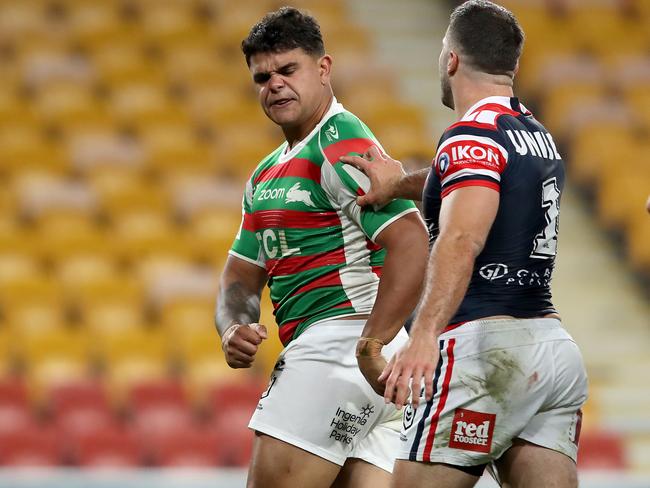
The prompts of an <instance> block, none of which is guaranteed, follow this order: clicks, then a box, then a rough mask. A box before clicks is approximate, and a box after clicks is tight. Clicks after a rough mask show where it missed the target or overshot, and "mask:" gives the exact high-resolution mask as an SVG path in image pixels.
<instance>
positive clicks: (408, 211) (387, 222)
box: [370, 208, 419, 242]
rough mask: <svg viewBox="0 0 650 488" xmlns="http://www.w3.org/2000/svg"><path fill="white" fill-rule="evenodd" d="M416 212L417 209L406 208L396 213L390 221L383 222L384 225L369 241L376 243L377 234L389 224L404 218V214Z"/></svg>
mask: <svg viewBox="0 0 650 488" xmlns="http://www.w3.org/2000/svg"><path fill="white" fill-rule="evenodd" d="M418 211H419V210H418V209H417V208H407V209H406V210H404V211H403V212H400V213H398V214H397V215H395V216H394V217H392V218H391V219H390V220H387V221H386V222H384V223H383V224H382V225H381V227H379V229H377V230H376V231H375V233H374V234H373V235H372V237H371V238H370V240H371V241H372V242H377V236H379V234H380V233H381V231H382V230H384V229H385V228H386V227H388V226H389V225H390V224H392V223H393V222H395V221H396V220H397V219H400V218H402V217H404V216H405V215H406V214H410V213H413V212H418Z"/></svg>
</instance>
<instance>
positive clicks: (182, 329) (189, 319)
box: [160, 296, 216, 344]
mask: <svg viewBox="0 0 650 488" xmlns="http://www.w3.org/2000/svg"><path fill="white" fill-rule="evenodd" d="M215 299H216V296H215ZM214 312H215V300H214V299H213V300H199V299H191V298H186V299H180V300H174V301H171V302H168V303H166V304H165V305H164V306H163V307H162V308H161V310H160V315H161V325H162V327H163V328H164V329H165V331H166V332H167V333H168V334H169V336H170V337H172V338H180V337H181V336H183V335H184V334H186V333H190V332H192V331H205V330H210V331H211V332H214V333H215V334H216V330H215V327H214ZM174 343H175V344H176V342H175V339H174Z"/></svg>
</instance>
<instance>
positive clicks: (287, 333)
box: [279, 319, 305, 346]
mask: <svg viewBox="0 0 650 488" xmlns="http://www.w3.org/2000/svg"><path fill="white" fill-rule="evenodd" d="M304 320H305V319H298V320H292V321H290V322H285V323H284V324H282V326H281V327H280V331H279V333H280V342H282V344H283V345H285V346H286V345H287V343H288V342H289V341H290V340H291V338H292V337H293V333H294V332H295V331H296V328H297V327H298V326H299V325H300V323H301V322H304Z"/></svg>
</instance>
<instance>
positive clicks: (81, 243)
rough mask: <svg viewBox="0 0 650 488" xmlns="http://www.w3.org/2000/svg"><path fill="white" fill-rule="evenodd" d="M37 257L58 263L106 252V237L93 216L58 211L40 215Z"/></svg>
mask: <svg viewBox="0 0 650 488" xmlns="http://www.w3.org/2000/svg"><path fill="white" fill-rule="evenodd" d="M36 234H37V237H36V238H37V239H38V241H37V242H36V243H35V247H36V252H37V253H38V255H40V256H42V257H44V258H46V259H49V260H52V261H54V262H57V261H59V260H62V259H66V258H67V257H69V256H74V255H76V254H79V253H83V252H100V253H106V252H108V250H109V242H108V241H107V239H106V234H105V233H104V232H103V230H102V229H101V227H99V226H98V225H97V224H96V223H95V222H94V220H93V218H92V217H87V216H85V215H79V214H76V213H68V212H63V211H62V212H59V213H52V214H50V215H44V216H41V218H40V219H39V221H38V227H37V230H36Z"/></svg>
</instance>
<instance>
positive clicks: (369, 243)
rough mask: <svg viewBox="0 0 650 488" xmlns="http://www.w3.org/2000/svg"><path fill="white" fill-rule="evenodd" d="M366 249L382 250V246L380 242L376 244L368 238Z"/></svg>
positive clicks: (371, 250)
mask: <svg viewBox="0 0 650 488" xmlns="http://www.w3.org/2000/svg"><path fill="white" fill-rule="evenodd" d="M366 249H368V251H370V252H373V251H381V250H382V247H381V246H380V245H379V244H376V243H374V242H372V241H371V240H370V239H368V238H366Z"/></svg>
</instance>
